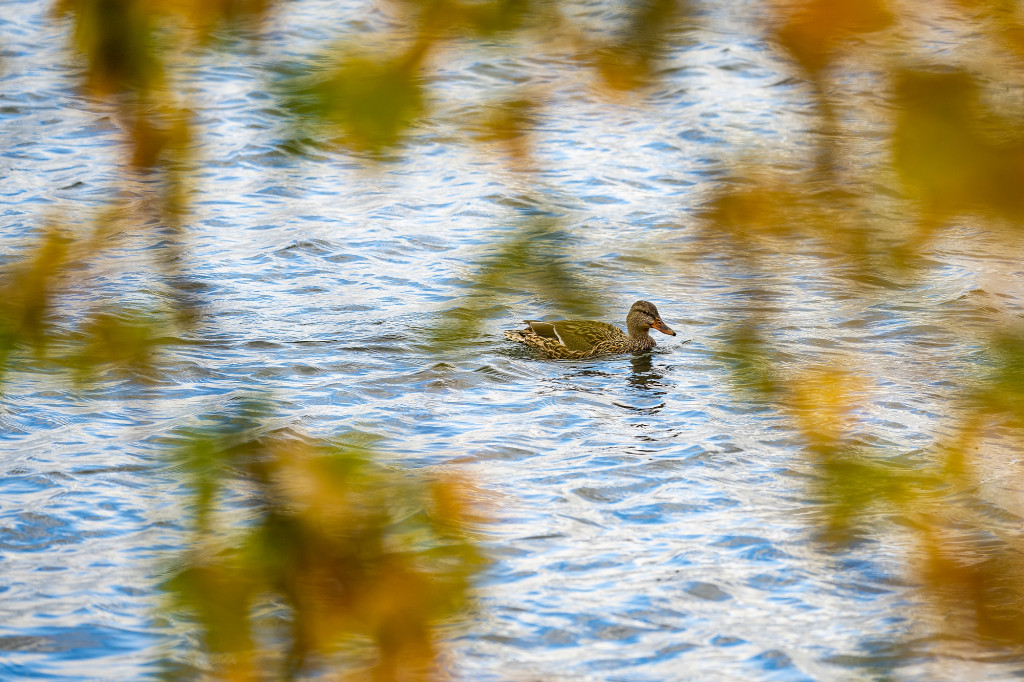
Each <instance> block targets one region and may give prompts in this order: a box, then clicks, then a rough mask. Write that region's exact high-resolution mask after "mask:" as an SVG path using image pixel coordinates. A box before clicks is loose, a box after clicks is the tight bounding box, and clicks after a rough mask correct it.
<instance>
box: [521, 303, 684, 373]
mask: <svg viewBox="0 0 1024 682" xmlns="http://www.w3.org/2000/svg"><path fill="white" fill-rule="evenodd" d="M525 324H526V329H509V330H506V331H505V338H506V339H509V340H510V341H516V342H518V343H525V344H526V345H527V346H532V347H533V348H537V349H540V350H541V351H542V352H543V353H544V354H545V355H547V356H548V357H549V358H558V359H572V360H582V359H585V358H592V357H596V356H598V355H612V354H616V353H637V352H642V351H648V350H650V349H652V348H654V346H655V345H657V344H656V343H655V341H654V339H652V338H651V334H650V330H651V329H652V328H653V329H657V330H658V331H659V332H661V333H662V334H668V335H669V336H675V335H676V333H675V332H674V331H672V329H671V328H670V327H669V326H668V325H667V324H665V323H664V322H662V320H661V315H660V314H659V313H658V308H657V307H656V306H655V305H654V304H653V303H651V302H650V301H637V302H636V303H634V304H633V305H632V306H631V307H630V309H629V314H627V315H626V330H627V331H628V332H629V333H628V334H626V333H623V331H622V330H621V329H619V328H618V327H616V326H615V325H614V324H611V323H609V322H599V321H596V320H556V321H554V322H545V321H541V320H525Z"/></svg>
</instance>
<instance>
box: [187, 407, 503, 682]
mask: <svg viewBox="0 0 1024 682" xmlns="http://www.w3.org/2000/svg"><path fill="white" fill-rule="evenodd" d="M267 416H268V415H267V411H266V407H265V406H263V405H262V404H260V403H256V402H254V403H249V404H245V405H242V406H241V408H240V409H239V410H238V411H237V413H235V414H231V415H227V416H226V417H225V418H223V419H221V420H220V421H222V422H223V423H224V424H225V426H223V427H220V428H218V429H215V430H214V431H213V432H211V433H203V432H196V433H192V434H187V435H188V438H186V441H187V442H188V445H187V446H186V447H185V448H184V449H183V450H181V451H180V452H179V454H178V466H179V467H180V468H181V469H182V470H184V471H185V472H186V473H187V475H188V478H189V480H190V485H191V487H192V489H193V497H194V499H195V501H196V505H195V508H194V509H193V510H192V516H191V527H192V542H191V546H190V549H189V550H188V552H187V553H186V555H185V556H183V557H182V558H181V559H180V560H179V562H178V565H177V566H175V567H172V569H171V571H172V574H173V577H172V578H171V579H170V581H169V583H168V585H167V588H168V590H169V591H170V593H171V594H172V595H173V596H174V597H175V599H176V603H177V604H178V606H179V607H184V608H185V609H186V610H187V611H189V612H192V613H194V614H196V615H197V616H198V621H199V624H200V626H201V628H202V632H203V643H204V649H205V650H206V651H207V652H209V654H210V655H211V658H210V660H211V663H212V665H213V668H214V672H215V674H217V675H218V676H220V677H224V678H226V679H232V680H250V679H267V678H268V677H269V678H274V679H291V678H293V677H296V676H298V675H300V674H313V673H316V672H325V671H328V670H332V669H336V667H337V666H338V664H339V662H340V663H343V664H345V667H346V668H348V669H350V670H353V671H355V670H365V671H366V672H367V676H368V677H372V678H373V679H375V680H418V679H436V678H437V677H439V676H440V675H439V673H438V671H437V670H436V668H435V661H436V657H437V653H438V648H439V643H438V642H437V641H436V640H437V638H436V636H435V634H434V630H435V628H436V627H437V626H438V625H439V624H441V623H443V622H445V621H450V620H451V619H452V618H453V617H454V616H455V615H457V614H458V613H459V612H460V611H464V610H465V609H466V607H467V604H468V600H469V593H468V590H469V587H470V583H471V580H472V578H473V576H474V575H475V573H476V572H477V571H478V570H479V569H480V568H481V567H482V565H483V559H482V557H481V556H480V554H479V553H478V552H477V549H476V546H475V544H474V542H473V541H472V539H471V537H470V535H469V533H468V528H469V526H470V525H471V524H479V523H481V522H482V518H481V517H480V516H479V514H478V511H477V510H475V509H473V508H471V507H470V506H469V505H468V503H467V502H466V500H467V499H468V496H467V494H466V490H465V489H464V487H463V486H464V484H463V482H462V481H460V480H459V479H458V478H456V477H455V476H453V475H450V474H449V475H445V476H439V475H434V476H428V475H425V474H416V473H412V472H408V471H402V470H400V469H391V468H388V467H386V466H383V465H381V464H378V463H375V462H374V457H373V453H372V451H371V450H369V449H368V448H367V447H366V444H364V443H361V442H358V441H357V440H354V439H352V438H349V439H348V442H338V443H334V444H330V443H317V442H311V441H309V440H307V439H303V438H300V437H298V436H295V435H293V434H288V433H285V432H273V433H269V434H267V435H262V436H257V435H256V434H259V433H261V429H263V428H264V421H265V419H266V418H267ZM282 642H284V644H283V645H282Z"/></svg>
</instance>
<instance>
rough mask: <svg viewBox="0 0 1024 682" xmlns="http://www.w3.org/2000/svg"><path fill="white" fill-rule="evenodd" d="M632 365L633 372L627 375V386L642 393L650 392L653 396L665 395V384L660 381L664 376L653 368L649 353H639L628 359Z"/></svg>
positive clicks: (651, 357)
mask: <svg viewBox="0 0 1024 682" xmlns="http://www.w3.org/2000/svg"><path fill="white" fill-rule="evenodd" d="M630 363H631V364H632V365H633V372H632V374H630V375H629V385H630V386H632V387H633V388H638V389H640V390H643V391H651V392H652V393H653V394H655V395H665V391H664V390H659V389H661V388H664V386H665V384H664V383H662V381H661V380H662V379H664V378H665V375H664V374H662V373H661V371H660V370H658V369H655V368H654V362H653V356H652V354H651V353H639V354H635V355H633V357H632V358H630Z"/></svg>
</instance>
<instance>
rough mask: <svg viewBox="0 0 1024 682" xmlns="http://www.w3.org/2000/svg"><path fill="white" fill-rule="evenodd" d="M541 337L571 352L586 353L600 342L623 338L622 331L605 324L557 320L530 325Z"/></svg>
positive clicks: (612, 325)
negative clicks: (557, 343) (554, 339)
mask: <svg viewBox="0 0 1024 682" xmlns="http://www.w3.org/2000/svg"><path fill="white" fill-rule="evenodd" d="M530 326H531V327H532V328H533V330H534V331H535V332H537V333H538V334H540V335H541V336H552V337H553V338H557V339H558V341H559V342H560V343H561V344H562V345H563V346H565V347H566V348H568V349H569V350H573V351H588V350H590V349H591V348H593V347H594V346H596V345H597V344H598V343H600V342H602V341H608V340H612V339H620V338H625V336H626V335H625V334H623V333H622V330H621V329H619V328H618V327H616V326H615V325H614V324H609V323H607V322H592V321H589V320H581V321H577V320H559V321H557V322H541V323H539V326H540V327H541V328H542V329H540V330H538V329H537V326H538V325H537V324H536V323H534V324H531V325H530Z"/></svg>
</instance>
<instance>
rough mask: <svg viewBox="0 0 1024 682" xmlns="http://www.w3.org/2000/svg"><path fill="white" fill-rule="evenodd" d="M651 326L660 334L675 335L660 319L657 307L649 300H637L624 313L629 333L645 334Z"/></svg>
mask: <svg viewBox="0 0 1024 682" xmlns="http://www.w3.org/2000/svg"><path fill="white" fill-rule="evenodd" d="M652 327H653V328H654V329H657V330H658V331H659V332H661V333H662V334H668V335H669V336H675V335H676V333H675V332H674V331H672V329H671V328H670V327H669V326H668V325H667V324H665V323H664V322H662V321H661V315H659V314H658V309H657V308H656V307H655V306H654V304H653V303H651V302H650V301H637V302H636V303H634V304H633V307H631V308H630V309H629V314H628V315H626V329H628V330H629V335H630V336H634V335H636V334H639V335H644V334H647V331H648V330H649V329H651V328H652Z"/></svg>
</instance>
